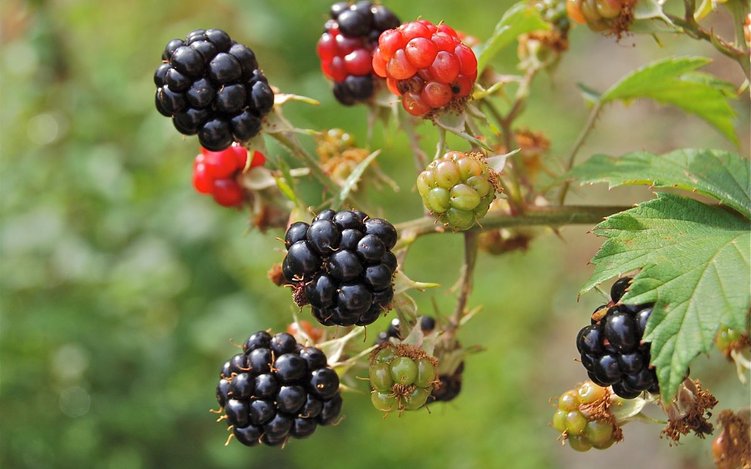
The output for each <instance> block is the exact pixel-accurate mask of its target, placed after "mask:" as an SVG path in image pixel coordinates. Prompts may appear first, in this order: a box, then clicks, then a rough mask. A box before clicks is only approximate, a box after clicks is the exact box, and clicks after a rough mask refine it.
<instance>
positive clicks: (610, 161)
mask: <svg viewBox="0 0 751 469" xmlns="http://www.w3.org/2000/svg"><path fill="white" fill-rule="evenodd" d="M749 171H750V169H749V161H748V160H745V159H743V158H741V157H740V155H738V154H736V153H732V152H727V151H722V150H696V149H684V150H676V151H673V152H670V153H667V154H664V155H660V156H658V155H654V154H652V153H648V152H641V151H640V152H634V153H629V154H627V155H623V156H622V157H620V158H616V157H612V156H606V155H595V156H593V157H592V158H590V159H588V160H587V161H585V162H584V163H582V164H580V165H579V166H577V167H575V168H574V169H573V170H572V171H571V173H570V175H571V176H573V177H574V178H575V179H577V180H578V181H580V182H581V183H590V184H591V183H596V182H607V183H608V184H609V186H610V188H613V187H616V186H622V185H640V184H641V185H650V186H653V187H657V188H678V189H683V190H686V191H691V192H698V193H699V194H703V195H706V196H709V197H712V198H714V199H717V200H718V201H719V202H721V203H723V204H725V205H728V206H730V207H733V208H734V209H735V210H738V212H740V213H741V214H743V215H744V216H745V217H746V218H751V195H750V192H751V190H750V188H751V177H750V176H749Z"/></svg>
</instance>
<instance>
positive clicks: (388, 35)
mask: <svg viewBox="0 0 751 469" xmlns="http://www.w3.org/2000/svg"><path fill="white" fill-rule="evenodd" d="M373 70H374V71H375V73H376V74H377V75H378V76H380V77H384V78H386V83H387V85H388V87H389V89H390V90H391V92H392V93H394V94H395V95H397V96H401V99H402V106H403V107H404V109H405V110H406V111H407V112H409V113H410V114H412V115H414V116H425V115H428V114H429V113H431V112H432V111H435V110H438V109H443V108H446V107H450V106H460V105H461V104H462V103H463V101H464V100H465V99H466V98H467V97H468V96H469V95H470V93H471V92H472V87H473V86H474V83H475V79H476V78H477V58H476V57H475V54H474V52H472V49H470V48H469V47H468V46H466V45H465V44H463V43H462V41H461V39H460V38H459V36H458V34H457V33H456V31H454V30H453V29H452V28H451V27H450V26H448V25H446V24H443V23H441V24H439V25H434V24H433V23H431V22H430V21H428V20H417V21H413V22H410V23H405V24H403V25H401V26H399V27H398V28H396V29H390V30H388V31H384V32H383V34H381V36H380V37H379V38H378V48H377V49H376V51H375V52H374V53H373Z"/></svg>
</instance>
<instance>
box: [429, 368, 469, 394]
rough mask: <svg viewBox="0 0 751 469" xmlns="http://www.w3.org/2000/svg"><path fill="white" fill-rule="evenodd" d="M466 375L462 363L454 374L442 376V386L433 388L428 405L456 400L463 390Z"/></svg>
mask: <svg viewBox="0 0 751 469" xmlns="http://www.w3.org/2000/svg"><path fill="white" fill-rule="evenodd" d="M463 373H464V362H461V363H460V364H459V366H458V367H457V368H456V370H455V371H454V372H453V373H452V374H450V375H449V374H440V375H438V380H439V381H440V384H439V385H438V386H436V387H434V388H433V392H431V393H430V397H428V404H430V403H431V402H448V401H453V400H454V399H456V396H458V395H459V393H460V392H461V390H462V374H463Z"/></svg>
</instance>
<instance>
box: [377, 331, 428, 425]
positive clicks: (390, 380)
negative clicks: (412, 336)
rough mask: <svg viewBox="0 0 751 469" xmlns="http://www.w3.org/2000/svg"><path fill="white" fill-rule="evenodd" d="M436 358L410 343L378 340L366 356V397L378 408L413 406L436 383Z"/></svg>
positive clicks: (424, 398)
mask: <svg viewBox="0 0 751 469" xmlns="http://www.w3.org/2000/svg"><path fill="white" fill-rule="evenodd" d="M437 365H438V361H437V360H436V359H435V358H434V357H432V356H430V355H428V354H427V353H425V351H424V350H422V349H421V348H419V347H416V346H413V345H404V344H400V345H394V344H392V343H390V342H386V343H384V344H382V345H381V346H380V347H379V348H377V349H376V350H375V352H373V354H372V355H371V357H370V369H369V376H370V387H371V396H370V400H371V402H372V403H373V407H375V408H376V409H378V410H380V411H381V412H391V411H393V410H398V411H400V412H401V411H405V410H417V409H419V408H420V407H422V406H424V405H425V403H426V402H427V400H428V397H429V396H430V394H431V393H432V392H433V389H434V388H435V385H436V383H437V382H438V381H437V379H436V376H437V369H436V367H437Z"/></svg>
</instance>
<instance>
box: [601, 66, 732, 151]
mask: <svg viewBox="0 0 751 469" xmlns="http://www.w3.org/2000/svg"><path fill="white" fill-rule="evenodd" d="M709 62H710V59H707V58H704V57H676V58H668V59H662V60H658V61H656V62H652V63H651V64H648V65H646V66H644V67H642V68H640V69H639V70H636V71H635V72H633V73H631V74H630V75H628V76H626V77H625V78H623V79H621V81H619V82H618V83H616V84H615V85H613V86H611V87H610V89H608V90H607V91H606V92H604V93H603V94H602V96H601V97H600V100H601V102H602V103H603V104H605V103H608V102H611V101H618V100H622V101H630V100H632V99H637V98H650V99H654V100H655V101H657V102H660V103H663V104H672V105H674V106H677V107H679V108H681V109H683V110H684V111H686V112H689V113H692V114H696V115H697V116H699V117H701V118H702V119H704V120H706V121H707V122H709V123H710V124H711V125H713V126H714V127H715V128H716V129H717V130H719V131H720V132H721V133H722V134H723V135H724V136H725V137H727V138H728V139H729V140H731V141H733V142H734V143H737V142H738V137H737V136H736V135H735V132H734V130H733V120H734V119H735V113H734V112H733V108H732V107H730V103H729V99H730V98H733V97H734V95H733V94H732V90H733V87H732V85H730V84H729V83H727V82H723V81H721V80H718V79H716V78H714V77H713V76H711V75H708V74H705V73H701V72H694V70H696V69H698V68H700V67H702V66H704V65H706V64H708V63H709Z"/></svg>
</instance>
